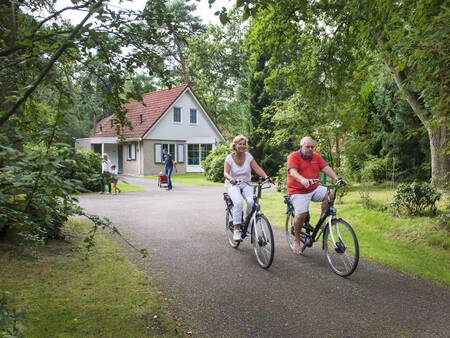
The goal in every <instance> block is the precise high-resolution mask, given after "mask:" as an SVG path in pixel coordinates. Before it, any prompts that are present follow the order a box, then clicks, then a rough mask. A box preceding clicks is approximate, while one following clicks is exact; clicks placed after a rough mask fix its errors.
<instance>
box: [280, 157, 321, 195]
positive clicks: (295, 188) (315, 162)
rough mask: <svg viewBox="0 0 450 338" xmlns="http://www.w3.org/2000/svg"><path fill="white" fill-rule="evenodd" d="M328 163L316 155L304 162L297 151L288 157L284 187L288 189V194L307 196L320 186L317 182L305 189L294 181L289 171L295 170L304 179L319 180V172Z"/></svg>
mask: <svg viewBox="0 0 450 338" xmlns="http://www.w3.org/2000/svg"><path fill="white" fill-rule="evenodd" d="M327 165H328V163H327V162H326V161H325V160H324V159H323V158H322V157H321V156H320V155H319V154H317V153H313V156H312V158H311V159H310V160H305V159H304V158H303V157H302V156H301V155H300V153H299V152H298V151H295V152H293V153H292V154H291V155H289V158H288V162H287V166H288V178H287V182H286V186H287V188H288V194H289V195H293V194H307V193H309V192H311V191H314V189H316V188H317V187H318V185H319V184H320V183H319V182H317V183H315V184H312V185H310V186H309V187H308V188H305V186H304V185H303V184H301V183H300V182H298V181H296V180H295V178H294V177H293V176H291V173H290V172H289V169H297V171H298V173H299V174H300V175H301V176H303V177H304V178H307V179H310V178H319V175H320V171H321V170H322V169H323V168H325V167H326V166H327Z"/></svg>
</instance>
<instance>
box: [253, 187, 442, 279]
mask: <svg viewBox="0 0 450 338" xmlns="http://www.w3.org/2000/svg"><path fill="white" fill-rule="evenodd" d="M391 195H392V191H390V190H389V189H387V188H384V189H380V188H377V189H375V190H374V191H373V193H372V195H371V196H372V197H373V198H374V200H376V201H377V202H378V203H380V204H381V203H383V204H386V203H387V202H388V199H389V196H391ZM261 207H262V210H263V211H264V213H265V214H266V215H267V216H268V217H269V219H270V221H271V223H272V224H274V226H275V227H278V228H281V229H283V230H284V226H285V220H286V214H285V210H286V208H285V205H284V203H283V194H282V193H279V192H270V193H265V194H263V198H262V199H261ZM336 207H337V209H338V216H339V217H342V218H343V219H345V220H347V221H348V222H349V223H350V224H352V226H353V228H354V229H355V231H356V234H357V236H358V240H359V245H360V251H361V257H362V258H363V259H369V260H372V261H375V262H378V263H381V264H383V265H387V266H390V267H394V268H396V269H398V270H401V271H403V272H406V273H409V274H411V275H414V276H417V277H421V278H424V279H428V280H432V281H436V282H439V283H442V284H445V285H448V286H450V234H449V232H448V231H446V230H445V229H444V228H443V227H441V226H439V225H438V224H437V223H436V219H435V218H431V217H414V218H409V217H394V216H392V215H391V214H390V213H389V212H387V211H380V210H372V209H367V208H364V207H363V206H362V205H361V203H360V197H359V192H358V189H353V190H352V191H350V192H349V193H348V194H347V195H346V196H344V197H343V199H342V201H341V203H337V204H336ZM319 214H320V204H319V203H311V219H312V222H311V223H313V224H314V225H315V222H317V219H318V216H319Z"/></svg>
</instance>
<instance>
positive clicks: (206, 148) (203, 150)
mask: <svg viewBox="0 0 450 338" xmlns="http://www.w3.org/2000/svg"><path fill="white" fill-rule="evenodd" d="M211 150H212V144H200V157H201V159H202V161H203V160H204V159H205V158H206V157H207V156H208V155H209V153H210V152H211Z"/></svg>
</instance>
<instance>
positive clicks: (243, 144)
mask: <svg viewBox="0 0 450 338" xmlns="http://www.w3.org/2000/svg"><path fill="white" fill-rule="evenodd" d="M247 142H248V140H247V138H246V137H245V136H243V135H238V136H236V137H235V138H234V139H233V142H232V143H231V149H232V151H233V152H232V153H231V154H229V155H228V156H227V157H226V159H225V163H224V168H223V175H224V177H225V188H226V190H227V192H228V194H229V195H230V198H231V200H232V201H233V225H234V232H233V240H235V241H240V240H241V224H242V211H243V207H244V199H245V200H246V202H247V214H248V213H250V212H251V210H252V208H253V188H252V187H251V186H250V185H248V184H247V183H248V182H250V181H251V173H252V169H253V170H254V171H255V172H256V173H257V174H258V175H259V176H261V177H263V178H267V177H268V176H267V174H266V173H265V171H264V170H263V169H262V168H261V167H260V166H259V165H258V163H256V161H255V159H254V158H253V156H252V155H251V154H250V153H249V152H247V151H246V150H247Z"/></svg>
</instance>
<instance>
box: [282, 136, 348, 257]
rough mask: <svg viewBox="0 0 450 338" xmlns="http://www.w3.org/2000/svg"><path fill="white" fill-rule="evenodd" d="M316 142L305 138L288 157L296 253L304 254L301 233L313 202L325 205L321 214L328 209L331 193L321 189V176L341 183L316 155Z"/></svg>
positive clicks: (288, 181) (288, 186) (325, 163)
mask: <svg viewBox="0 0 450 338" xmlns="http://www.w3.org/2000/svg"><path fill="white" fill-rule="evenodd" d="M314 143H315V141H314V139H313V138H312V137H310V136H306V137H303V138H302V139H301V141H300V149H299V150H298V151H295V152H293V153H292V154H291V155H289V157H288V161H287V167H288V178H287V182H286V186H287V188H288V194H289V198H290V200H291V203H292V205H293V206H294V215H295V217H294V228H295V240H294V252H295V253H296V254H300V253H301V242H300V232H301V228H302V225H303V224H304V223H305V219H306V216H307V214H308V210H309V203H310V201H311V200H312V201H314V202H322V213H323V212H325V210H326V208H327V199H328V192H327V189H326V188H325V187H324V186H321V185H320V181H319V175H320V172H321V171H322V172H324V173H325V174H326V175H327V176H329V177H331V178H332V179H334V180H336V181H339V180H340V179H339V178H338V176H337V175H336V173H335V172H334V170H333V169H332V168H331V167H330V166H329V165H328V163H327V162H326V161H325V160H324V159H323V158H322V157H321V156H320V155H319V154H318V153H316V152H314Z"/></svg>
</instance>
